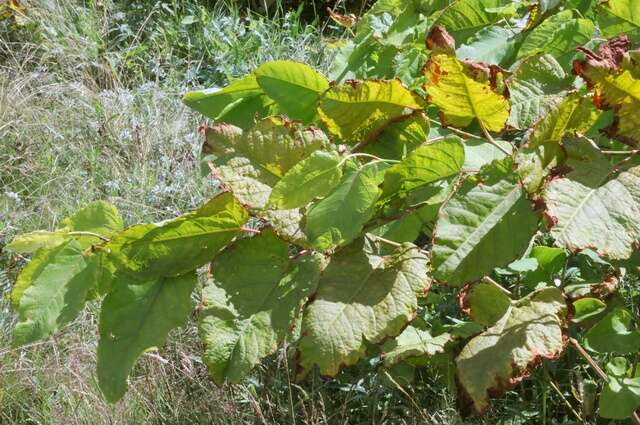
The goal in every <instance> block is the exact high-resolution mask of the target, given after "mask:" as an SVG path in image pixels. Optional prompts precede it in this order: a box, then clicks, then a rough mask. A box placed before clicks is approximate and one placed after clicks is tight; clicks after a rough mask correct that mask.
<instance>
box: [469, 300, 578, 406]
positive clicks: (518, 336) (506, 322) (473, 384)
mask: <svg viewBox="0 0 640 425" xmlns="http://www.w3.org/2000/svg"><path fill="white" fill-rule="evenodd" d="M566 311H567V304H566V301H565V298H564V295H563V294H562V291H561V290H560V289H558V288H544V289H542V290H539V291H536V292H533V293H531V294H529V295H528V296H526V297H524V298H522V299H520V300H518V301H514V302H512V303H511V305H510V306H509V308H508V309H507V311H506V313H505V314H504V316H502V318H500V320H498V321H497V322H496V324H495V325H493V326H491V327H490V328H489V329H487V330H486V331H484V332H482V333H481V334H480V335H478V336H476V337H474V338H472V339H471V340H470V341H469V343H468V344H467V345H466V346H465V347H464V348H463V349H462V352H461V353H460V354H459V355H458V357H457V358H456V365H457V367H458V375H457V379H458V383H459V384H460V392H461V397H460V401H461V404H462V406H461V407H462V408H463V410H467V411H469V410H471V411H474V412H476V413H483V412H484V411H485V410H486V409H487V408H488V407H489V397H493V396H498V395H501V394H502V393H504V392H505V391H506V390H508V389H509V388H512V387H514V386H515V385H516V384H518V383H519V382H520V381H521V380H522V379H524V378H526V377H527V376H528V375H529V374H530V373H531V370H532V369H533V368H535V367H537V366H538V365H539V364H540V363H541V362H542V361H543V360H544V359H555V358H557V357H558V356H560V354H561V353H562V352H563V351H564V348H565V346H566V336H565V329H564V328H565V320H566Z"/></svg>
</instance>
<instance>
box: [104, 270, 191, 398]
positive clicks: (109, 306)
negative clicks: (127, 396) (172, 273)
mask: <svg viewBox="0 0 640 425" xmlns="http://www.w3.org/2000/svg"><path fill="white" fill-rule="evenodd" d="M196 282H197V277H196V274H195V273H193V272H192V273H188V274H186V275H183V276H178V277H172V278H168V277H163V278H159V279H157V280H148V281H145V282H139V281H133V282H129V281H127V280H125V279H119V280H117V281H116V282H114V284H113V289H112V291H111V292H110V293H109V295H107V296H106V298H105V299H104V301H103V302H102V310H101V312H100V340H99V342H98V383H99V385H100V389H101V390H102V393H103V394H104V396H105V398H106V399H107V401H109V402H111V403H114V402H116V401H118V400H119V399H120V398H122V396H123V395H124V393H125V392H126V391H127V376H128V375H129V373H130V371H131V369H132V368H133V365H134V364H135V362H136V360H137V359H138V357H139V356H140V355H141V354H142V353H143V352H145V351H146V350H148V349H150V348H153V347H159V346H161V345H162V344H164V341H165V339H166V337H167V334H168V333H169V331H170V330H172V329H174V328H177V327H179V326H182V325H183V324H184V323H185V322H186V321H187V319H188V318H189V314H190V313H191V292H192V291H193V288H194V287H195V285H196Z"/></svg>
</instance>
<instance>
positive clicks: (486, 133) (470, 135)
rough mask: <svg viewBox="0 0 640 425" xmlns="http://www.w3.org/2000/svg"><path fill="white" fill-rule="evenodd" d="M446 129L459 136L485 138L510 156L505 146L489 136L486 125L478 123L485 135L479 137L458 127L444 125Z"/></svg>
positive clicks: (434, 121) (431, 119)
mask: <svg viewBox="0 0 640 425" xmlns="http://www.w3.org/2000/svg"><path fill="white" fill-rule="evenodd" d="M429 121H431V122H432V123H434V124H438V125H442V124H441V123H440V122H439V121H437V120H434V119H433V118H429ZM444 128H446V129H447V130H449V131H451V132H453V133H456V134H458V135H460V136H464V137H469V138H471V139H476V140H487V141H488V142H489V143H491V144H492V145H493V146H495V147H496V148H498V149H499V150H501V151H502V152H504V154H505V155H508V156H510V155H511V152H509V151H508V150H506V149H505V148H503V147H502V146H500V145H499V144H498V143H497V142H496V141H495V140H494V139H493V137H491V134H489V131H488V130H487V129H486V127H485V126H484V124H482V123H480V128H482V132H483V133H484V136H485V137H480V136H478V135H476V134H473V133H469V132H466V131H464V130H460V129H459V128H455V127H444Z"/></svg>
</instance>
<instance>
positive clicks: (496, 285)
mask: <svg viewBox="0 0 640 425" xmlns="http://www.w3.org/2000/svg"><path fill="white" fill-rule="evenodd" d="M482 281H483V282H486V283H488V284H490V285H493V286H495V287H496V288H498V289H499V290H501V291H502V292H504V293H505V294H507V295H508V296H509V297H512V296H513V294H512V293H511V291H509V290H508V289H507V288H505V287H504V286H502V285H500V284H499V283H498V282H496V281H495V280H493V279H491V278H490V277H489V276H485V277H483V278H482Z"/></svg>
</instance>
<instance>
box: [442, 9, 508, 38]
mask: <svg viewBox="0 0 640 425" xmlns="http://www.w3.org/2000/svg"><path fill="white" fill-rule="evenodd" d="M502 5H503V2H502V1H500V0H457V1H454V2H452V3H451V5H450V6H449V7H447V8H446V9H444V10H443V11H442V13H441V14H440V16H438V17H437V18H436V21H435V23H434V25H440V26H442V27H444V28H446V29H447V31H450V32H451V34H452V35H453V36H454V37H455V39H456V40H457V41H458V42H465V41H467V40H468V39H469V38H470V37H471V36H473V35H475V34H477V32H478V31H480V30H481V29H482V28H484V27H487V26H489V25H491V24H493V23H496V22H497V21H499V20H500V19H502V16H501V15H500V14H499V13H497V12H495V10H496V8H498V7H500V6H502Z"/></svg>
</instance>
